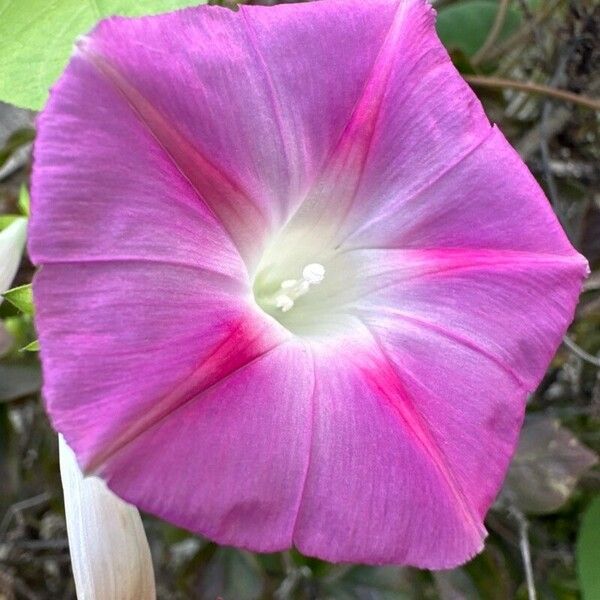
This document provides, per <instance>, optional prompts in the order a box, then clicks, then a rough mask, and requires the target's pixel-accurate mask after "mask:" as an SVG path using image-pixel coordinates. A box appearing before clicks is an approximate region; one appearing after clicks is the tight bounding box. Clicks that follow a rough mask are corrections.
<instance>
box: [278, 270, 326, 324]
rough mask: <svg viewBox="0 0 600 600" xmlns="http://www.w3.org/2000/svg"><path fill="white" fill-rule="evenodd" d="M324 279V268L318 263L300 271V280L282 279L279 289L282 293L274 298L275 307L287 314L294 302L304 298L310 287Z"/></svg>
mask: <svg viewBox="0 0 600 600" xmlns="http://www.w3.org/2000/svg"><path fill="white" fill-rule="evenodd" d="M324 278H325V267H324V266H323V265H320V264H319V263H311V264H310V265H306V267H304V269H302V279H300V280H298V279H284V280H283V281H282V282H281V284H280V285H279V289H280V290H281V291H282V292H284V293H282V294H277V295H276V296H275V306H276V307H277V308H279V309H281V312H288V311H290V310H291V309H292V308H293V307H294V301H295V300H297V299H298V298H300V297H301V296H304V295H305V294H306V293H308V291H309V290H310V286H311V285H318V284H319V283H321V282H322V281H323V279H324Z"/></svg>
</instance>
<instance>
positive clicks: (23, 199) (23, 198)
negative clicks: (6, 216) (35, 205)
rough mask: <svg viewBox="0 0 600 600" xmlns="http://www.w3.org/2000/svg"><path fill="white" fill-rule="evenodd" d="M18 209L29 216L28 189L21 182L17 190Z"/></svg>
mask: <svg viewBox="0 0 600 600" xmlns="http://www.w3.org/2000/svg"><path fill="white" fill-rule="evenodd" d="M19 210H20V211H21V212H22V213H23V214H24V215H25V216H26V217H28V216H29V191H28V190H27V186H26V185H25V184H23V185H22V186H21V189H20V191H19Z"/></svg>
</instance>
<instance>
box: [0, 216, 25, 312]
mask: <svg viewBox="0 0 600 600" xmlns="http://www.w3.org/2000/svg"><path fill="white" fill-rule="evenodd" d="M26 237H27V219H21V218H19V219H16V220H15V221H13V222H12V223H11V224H10V225H9V226H8V227H7V228H6V229H4V230H3V231H1V232H0V294H2V293H3V292H5V291H6V290H8V288H9V287H10V284H11V283H12V281H13V279H14V278H15V275H16V273H17V270H18V268H19V264H20V263H21V255H22V254H23V248H24V246H25V239H26ZM2 300H3V298H2V296H0V303H2Z"/></svg>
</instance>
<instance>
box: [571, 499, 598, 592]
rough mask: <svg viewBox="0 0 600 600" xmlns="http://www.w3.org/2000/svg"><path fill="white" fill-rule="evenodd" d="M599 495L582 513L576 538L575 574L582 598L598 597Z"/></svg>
mask: <svg viewBox="0 0 600 600" xmlns="http://www.w3.org/2000/svg"><path fill="white" fill-rule="evenodd" d="M598 549H600V496H596V497H595V498H594V499H593V500H592V502H591V503H590V505H589V507H588V509H587V511H586V512H585V514H584V515H583V520H582V522H581V527H580V528H579V536H578V538H577V574H578V577H579V583H580V585H581V592H582V595H583V599H584V600H598V598H600V569H599V568H598Z"/></svg>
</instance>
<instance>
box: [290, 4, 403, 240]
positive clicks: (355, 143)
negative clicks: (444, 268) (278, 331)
mask: <svg viewBox="0 0 600 600" xmlns="http://www.w3.org/2000/svg"><path fill="white" fill-rule="evenodd" d="M408 6H409V3H406V2H400V3H399V4H398V8H397V9H396V12H395V13H394V17H393V19H392V22H391V24H390V28H389V31H388V33H387V35H386V37H385V39H384V41H383V44H382V47H381V49H380V51H379V54H378V55H377V58H376V60H375V62H374V64H373V67H372V69H371V73H370V74H369V77H368V79H367V81H366V83H365V86H364V88H363V90H362V92H361V95H360V96H359V98H358V100H357V102H356V105H355V107H354V110H353V111H352V114H351V115H350V119H349V121H348V123H347V124H346V127H345V128H344V130H343V132H342V135H341V137H340V139H339V141H338V143H337V145H336V146H335V149H334V150H333V152H332V154H331V156H330V157H329V159H328V160H327V162H326V164H325V166H324V168H323V173H324V174H325V175H324V177H323V178H321V179H319V178H317V180H316V181H315V183H314V184H313V187H312V190H311V191H310V192H309V193H308V196H307V197H306V199H305V200H304V202H303V203H302V204H301V205H300V207H299V208H298V210H297V211H296V212H295V213H294V214H293V216H292V217H291V219H290V220H289V222H288V224H287V226H286V229H287V230H288V233H287V234H285V235H287V236H291V235H294V232H297V231H298V230H300V235H303V232H302V230H303V229H304V227H306V226H307V224H309V225H310V227H311V228H314V227H319V226H321V227H324V228H325V229H326V231H327V233H328V236H327V237H328V238H332V237H333V236H335V234H336V232H337V230H338V229H339V227H340V225H341V223H343V221H344V219H345V217H346V216H347V213H348V212H349V210H350V208H351V206H352V202H353V201H354V197H355V194H356V191H357V189H358V187H359V184H360V179H361V176H362V173H363V170H364V165H365V163H366V161H367V157H368V154H369V149H370V147H371V142H372V140H373V134H374V132H375V127H376V124H377V118H378V116H379V110H380V107H381V103H382V100H383V96H384V93H385V89H386V86H387V83H388V80H389V77H390V73H391V69H392V59H393V57H394V52H395V46H396V44H397V42H398V39H399V37H400V34H401V32H402V29H403V25H404V24H405V21H404V19H403V18H402V17H403V16H404V14H405V12H406V10H407V9H408Z"/></svg>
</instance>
